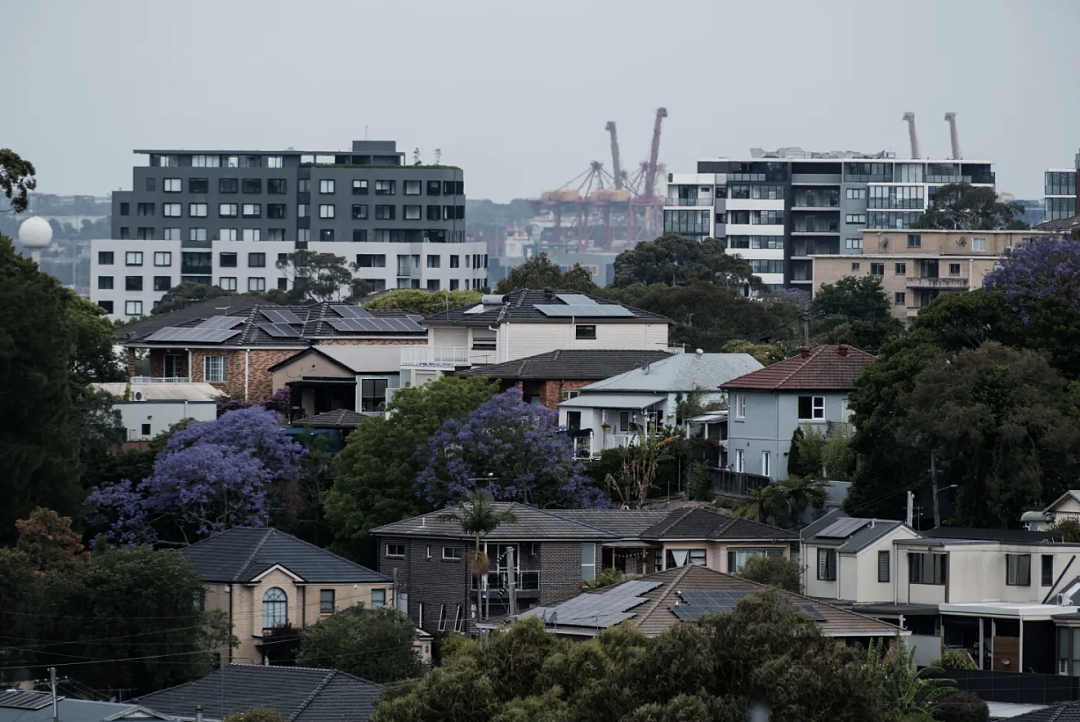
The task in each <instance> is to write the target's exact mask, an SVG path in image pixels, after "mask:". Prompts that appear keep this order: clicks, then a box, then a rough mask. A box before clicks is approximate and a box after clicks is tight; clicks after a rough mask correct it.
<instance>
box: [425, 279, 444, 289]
mask: <svg viewBox="0 0 1080 722" xmlns="http://www.w3.org/2000/svg"><path fill="white" fill-rule="evenodd" d="M426 287H427V290H429V291H438V290H439V288H441V283H440V282H439V279H437V278H432V279H429V280H428V282H427V286H426Z"/></svg>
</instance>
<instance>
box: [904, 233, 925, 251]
mask: <svg viewBox="0 0 1080 722" xmlns="http://www.w3.org/2000/svg"><path fill="white" fill-rule="evenodd" d="M907 247H908V248H922V236H921V235H920V234H918V233H909V234H908V237H907Z"/></svg>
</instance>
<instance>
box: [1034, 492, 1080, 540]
mask: <svg viewBox="0 0 1080 722" xmlns="http://www.w3.org/2000/svg"><path fill="white" fill-rule="evenodd" d="M1066 519H1071V520H1073V521H1080V491H1078V490H1075V489H1071V490H1069V491H1067V492H1065V493H1064V494H1062V495H1061V496H1059V497H1058V498H1057V499H1055V500H1054V501H1053V502H1051V503H1050V505H1049V506H1047V507H1046V508H1045V509H1043V510H1042V511H1028V512H1024V514H1023V515H1022V516H1021V517H1020V522H1021V523H1022V524H1023V525H1024V526H1025V527H1026V528H1027V529H1029V530H1030V531H1047V530H1049V529H1052V528H1053V527H1054V525H1055V524H1057V523H1058V522H1061V521H1065V520H1066Z"/></svg>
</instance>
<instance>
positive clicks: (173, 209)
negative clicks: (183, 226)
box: [161, 203, 183, 218]
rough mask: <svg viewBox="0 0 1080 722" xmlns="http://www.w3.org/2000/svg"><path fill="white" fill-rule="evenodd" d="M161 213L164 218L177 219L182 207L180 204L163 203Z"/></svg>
mask: <svg viewBox="0 0 1080 722" xmlns="http://www.w3.org/2000/svg"><path fill="white" fill-rule="evenodd" d="M161 212H162V214H163V215H164V216H165V217H166V218H179V217H180V216H181V214H182V213H183V205H182V204H180V203H163V204H162V206H161Z"/></svg>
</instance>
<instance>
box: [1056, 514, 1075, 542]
mask: <svg viewBox="0 0 1080 722" xmlns="http://www.w3.org/2000/svg"><path fill="white" fill-rule="evenodd" d="M1051 529H1052V530H1053V531H1054V532H1056V533H1057V534H1060V535H1061V540H1062V541H1066V542H1072V543H1074V544H1075V543H1077V542H1080V521H1077V520H1076V519H1062V520H1061V521H1058V522H1055V523H1054V526H1052V527H1051Z"/></svg>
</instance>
